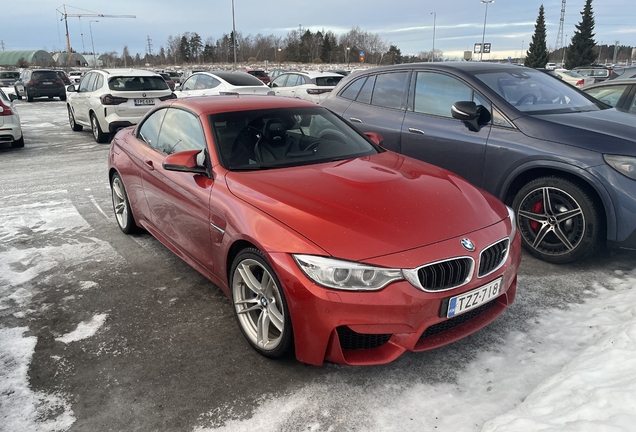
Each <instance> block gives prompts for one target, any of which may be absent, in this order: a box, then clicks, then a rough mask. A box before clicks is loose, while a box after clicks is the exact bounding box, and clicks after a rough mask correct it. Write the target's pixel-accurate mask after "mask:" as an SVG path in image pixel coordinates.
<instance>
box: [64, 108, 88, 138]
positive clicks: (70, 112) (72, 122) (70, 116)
mask: <svg viewBox="0 0 636 432" xmlns="http://www.w3.org/2000/svg"><path fill="white" fill-rule="evenodd" d="M66 108H67V109H68V124H69V125H70V126H71V130H73V131H75V132H79V131H81V130H82V129H84V126H82V125H78V124H77V122H76V121H75V116H74V115H73V110H72V109H71V107H70V106H67V107H66Z"/></svg>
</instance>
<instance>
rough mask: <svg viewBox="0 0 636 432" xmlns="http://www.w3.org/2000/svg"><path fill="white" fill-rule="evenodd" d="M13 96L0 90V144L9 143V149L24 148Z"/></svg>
mask: <svg viewBox="0 0 636 432" xmlns="http://www.w3.org/2000/svg"><path fill="white" fill-rule="evenodd" d="M15 98H16V96H15V95H14V94H10V95H9V96H7V95H6V93H5V92H4V91H2V89H0V143H10V144H11V147H13V148H18V147H24V136H22V127H21V126H20V115H19V114H18V112H17V111H16V109H15V108H14V107H13V99H15Z"/></svg>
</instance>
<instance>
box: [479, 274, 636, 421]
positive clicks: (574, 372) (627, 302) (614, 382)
mask: <svg viewBox="0 0 636 432" xmlns="http://www.w3.org/2000/svg"><path fill="white" fill-rule="evenodd" d="M611 282H613V285H615V287H616V291H615V292H609V291H606V292H605V293H603V294H604V295H603V299H602V301H601V300H600V299H594V300H591V301H590V302H589V303H592V304H595V306H596V307H594V308H592V309H591V310H590V311H589V314H588V316H586V317H585V321H584V322H595V323H597V325H598V327H599V328H600V330H601V332H602V333H603V334H604V335H603V336H602V337H601V339H600V340H599V341H598V342H597V343H596V344H594V345H592V346H590V347H588V348H586V349H585V350H584V351H583V352H582V353H581V354H580V355H578V356H577V357H576V358H575V359H574V360H572V361H571V362H570V363H568V364H567V365H566V366H565V367H564V368H563V370H562V371H561V372H559V373H558V374H556V375H554V376H552V377H550V378H548V379H547V380H545V381H544V382H543V383H541V385H539V386H538V387H537V388H536V389H535V390H534V391H533V392H532V393H531V394H530V395H529V396H528V397H527V398H526V399H525V400H524V402H523V403H522V404H521V405H519V406H518V407H517V408H515V409H514V410H512V411H510V412H508V413H506V414H504V415H501V416H499V417H497V418H495V419H494V420H492V421H490V422H488V423H486V425H485V426H484V428H483V429H482V431H483V432H504V431H505V432H515V431H519V432H525V431H530V430H531V431H590V432H598V431H603V430H607V431H610V430H611V431H613V430H618V431H627V430H632V429H633V427H634V424H635V423H636V279H635V278H632V277H628V278H626V279H625V280H622V281H621V280H618V281H617V280H614V281H611ZM597 289H598V290H599V291H603V288H600V287H599V288H597Z"/></svg>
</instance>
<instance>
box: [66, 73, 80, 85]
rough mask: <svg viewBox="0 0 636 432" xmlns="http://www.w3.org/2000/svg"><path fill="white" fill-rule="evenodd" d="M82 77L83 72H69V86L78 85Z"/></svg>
mask: <svg viewBox="0 0 636 432" xmlns="http://www.w3.org/2000/svg"><path fill="white" fill-rule="evenodd" d="M82 76H84V72H83V71H70V72H69V73H68V78H69V79H70V80H71V84H79V82H80V81H81V80H82Z"/></svg>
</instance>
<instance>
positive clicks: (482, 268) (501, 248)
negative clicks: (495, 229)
mask: <svg viewBox="0 0 636 432" xmlns="http://www.w3.org/2000/svg"><path fill="white" fill-rule="evenodd" d="M509 244H510V240H508V239H503V240H501V241H499V242H497V243H495V244H494V245H492V246H489V247H487V248H486V249H484V250H483V251H481V254H480V255H479V273H478V276H479V277H484V276H486V275H487V274H489V273H491V272H493V271H494V270H496V269H497V268H498V267H499V266H501V264H502V263H503V261H504V259H506V255H507V253H508V245H509Z"/></svg>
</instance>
